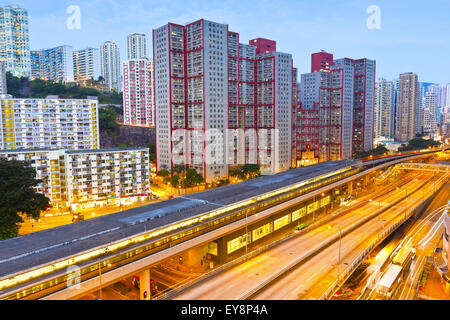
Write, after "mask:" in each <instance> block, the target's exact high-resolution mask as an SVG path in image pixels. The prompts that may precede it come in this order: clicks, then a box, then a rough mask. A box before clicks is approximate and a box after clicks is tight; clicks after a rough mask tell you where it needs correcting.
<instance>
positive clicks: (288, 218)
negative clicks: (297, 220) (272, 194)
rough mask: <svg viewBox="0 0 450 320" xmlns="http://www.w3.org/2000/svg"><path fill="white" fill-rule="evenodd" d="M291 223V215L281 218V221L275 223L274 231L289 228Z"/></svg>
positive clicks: (277, 220)
mask: <svg viewBox="0 0 450 320" xmlns="http://www.w3.org/2000/svg"><path fill="white" fill-rule="evenodd" d="M290 222H291V215H290V214H288V215H285V216H284V217H281V218H279V219H276V220H275V221H274V222H273V230H275V231H276V230H278V229H281V228H283V227H284V226H287V225H288V224H289V223H290Z"/></svg>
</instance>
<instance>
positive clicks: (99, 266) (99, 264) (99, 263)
mask: <svg viewBox="0 0 450 320" xmlns="http://www.w3.org/2000/svg"><path fill="white" fill-rule="evenodd" d="M108 252H109V248H105V252H104V253H103V254H105V255H106V254H107V253H108ZM101 263H102V254H100V259H99V261H98V274H99V280H100V300H103V294H102V264H101Z"/></svg>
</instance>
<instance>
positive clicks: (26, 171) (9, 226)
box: [0, 159, 49, 240]
mask: <svg viewBox="0 0 450 320" xmlns="http://www.w3.org/2000/svg"><path fill="white" fill-rule="evenodd" d="M0 181H1V183H0V240H4V239H8V238H13V237H16V236H17V235H18V233H19V227H20V226H19V224H20V223H22V222H23V219H22V218H21V216H20V215H19V213H22V214H25V215H27V216H28V217H32V218H34V219H39V217H40V214H41V211H43V210H45V209H46V208H47V207H48V206H49V199H48V198H47V197H45V196H44V195H43V194H40V193H37V192H36V191H35V189H34V187H36V186H38V185H39V184H40V183H42V181H41V180H37V179H36V171H35V170H34V169H33V168H31V167H29V164H28V163H27V162H24V161H16V160H12V161H9V160H6V159H0Z"/></svg>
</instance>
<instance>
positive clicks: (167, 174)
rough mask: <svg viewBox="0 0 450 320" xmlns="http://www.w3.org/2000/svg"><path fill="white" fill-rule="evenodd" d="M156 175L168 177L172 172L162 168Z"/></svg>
mask: <svg viewBox="0 0 450 320" xmlns="http://www.w3.org/2000/svg"><path fill="white" fill-rule="evenodd" d="M156 175H157V176H158V177H163V178H167V177H168V176H170V172H169V171H167V170H160V171H158V172H157V173H156Z"/></svg>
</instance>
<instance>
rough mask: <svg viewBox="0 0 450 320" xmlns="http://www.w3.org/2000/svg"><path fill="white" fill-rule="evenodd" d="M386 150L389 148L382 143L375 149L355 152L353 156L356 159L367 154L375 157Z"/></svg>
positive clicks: (365, 156)
mask: <svg viewBox="0 0 450 320" xmlns="http://www.w3.org/2000/svg"><path fill="white" fill-rule="evenodd" d="M386 152H389V150H388V149H387V148H386V146H385V145H384V144H380V145H378V146H377V147H376V148H375V149H373V150H370V151H362V152H355V154H354V156H355V158H358V159H363V158H367V157H369V156H373V157H377V156H381V155H383V154H385V153H386Z"/></svg>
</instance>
